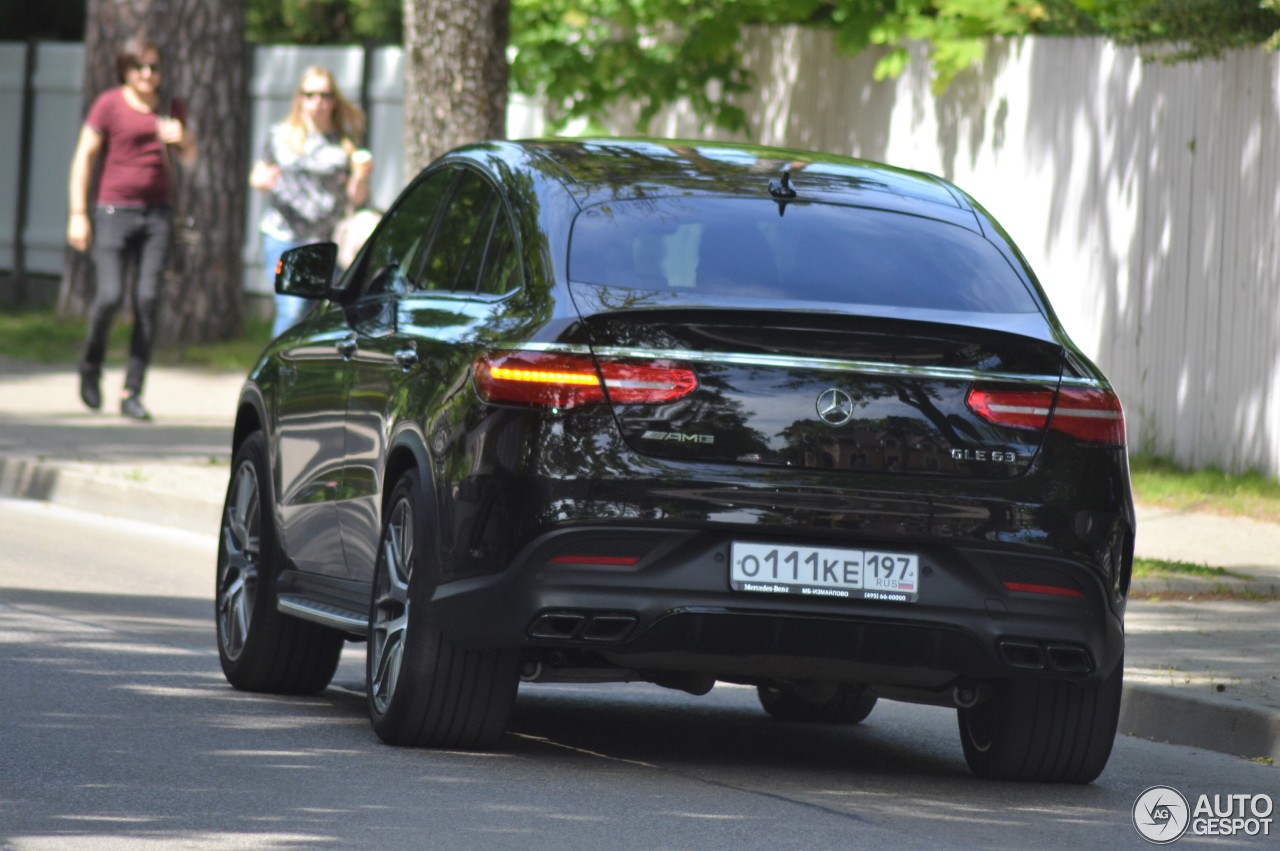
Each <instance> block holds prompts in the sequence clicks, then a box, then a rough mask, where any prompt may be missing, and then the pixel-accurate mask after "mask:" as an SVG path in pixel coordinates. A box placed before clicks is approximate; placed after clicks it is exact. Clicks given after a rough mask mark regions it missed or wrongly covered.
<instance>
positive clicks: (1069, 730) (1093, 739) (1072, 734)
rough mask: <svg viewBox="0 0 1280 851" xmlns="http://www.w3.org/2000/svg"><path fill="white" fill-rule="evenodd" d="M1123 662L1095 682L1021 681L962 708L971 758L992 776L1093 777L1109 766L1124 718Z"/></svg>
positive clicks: (1078, 780)
mask: <svg viewBox="0 0 1280 851" xmlns="http://www.w3.org/2000/svg"><path fill="white" fill-rule="evenodd" d="M1123 680H1124V663H1123V661H1122V662H1121V663H1120V664H1118V665H1116V668H1115V670H1114V671H1112V673H1111V674H1110V675H1109V676H1108V677H1107V678H1106V679H1105V680H1103V681H1102V682H1100V683H1096V684H1093V685H1081V684H1078V683H1071V682H1063V681H1061V680H1049V679H1045V680H1014V681H1012V682H1008V683H1005V684H1002V685H1001V686H1000V687H999V688H998V689H997V690H996V692H995V694H993V695H991V696H990V698H989V699H988V700H986V701H985V702H983V703H980V704H978V705H977V706H975V707H973V708H971V709H960V710H958V716H959V723H960V741H961V744H962V745H963V746H964V758H965V760H966V761H967V762H968V763H969V768H970V769H971V770H972V771H973V773H974V774H976V775H978V776H979V777H983V778H986V779H988V780H1026V781H1032V782H1037V783H1090V782H1092V781H1093V780H1094V779H1095V778H1096V777H1097V776H1098V775H1099V774H1101V773H1102V769H1103V768H1104V767H1106V764H1107V759H1108V758H1110V756H1111V745H1112V743H1113V742H1114V741H1115V737H1116V724H1117V723H1118V722H1119V718H1120V692H1121V688H1122V685H1123Z"/></svg>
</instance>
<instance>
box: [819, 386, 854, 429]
mask: <svg viewBox="0 0 1280 851" xmlns="http://www.w3.org/2000/svg"><path fill="white" fill-rule="evenodd" d="M817 407H818V418H819V419H821V420H822V421H823V422H824V423H826V424H827V425H833V426H842V425H844V424H845V423H847V422H849V420H851V419H853V397H852V396H850V395H849V394H848V393H846V392H844V391H843V390H837V389H836V388H834V387H831V388H828V389H826V390H823V391H822V392H821V393H819V394H818V406H817Z"/></svg>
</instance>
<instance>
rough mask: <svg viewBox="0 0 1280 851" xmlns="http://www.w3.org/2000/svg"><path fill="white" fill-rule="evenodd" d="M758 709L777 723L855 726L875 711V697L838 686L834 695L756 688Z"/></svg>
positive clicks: (798, 690)
mask: <svg viewBox="0 0 1280 851" xmlns="http://www.w3.org/2000/svg"><path fill="white" fill-rule="evenodd" d="M756 694H757V696H759V698H760V705H761V706H763V707H764V711H765V712H768V713H769V714H770V715H771V716H773V717H774V718H777V719H778V720H779V721H810V722H817V723H821V724H858V723H860V722H862V721H863V720H865V719H866V717H867V716H868V715H870V714H871V710H872V709H874V708H875V705H876V697H875V695H868V694H866V693H865V692H864V691H863V689H862V688H860V687H858V686H849V685H843V684H842V685H838V686H836V687H835V691H834V693H831V692H826V693H824V692H818V693H809V694H806V692H805V691H804V690H803V689H783V688H774V687H771V686H758V687H757V688H756Z"/></svg>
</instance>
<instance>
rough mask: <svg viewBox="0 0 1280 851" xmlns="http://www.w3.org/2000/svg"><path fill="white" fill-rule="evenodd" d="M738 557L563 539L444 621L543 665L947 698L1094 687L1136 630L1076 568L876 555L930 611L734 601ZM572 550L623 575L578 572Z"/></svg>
mask: <svg viewBox="0 0 1280 851" xmlns="http://www.w3.org/2000/svg"><path fill="white" fill-rule="evenodd" d="M752 537H753V538H754V539H758V538H759V535H758V534H753V536H752ZM775 540H776V539H775ZM777 542H778V543H821V544H822V545H826V546H850V547H857V546H864V545H867V544H868V542H866V541H858V540H855V539H846V540H842V541H832V540H829V539H824V540H822V541H820V542H815V541H813V540H811V539H810V540H807V541H806V540H803V539H798V538H797V539H791V540H781V541H777ZM730 544H731V537H729V536H727V535H726V534H725V533H723V532H718V531H688V530H679V529H662V528H657V529H655V528H644V529H637V528H635V527H588V528H575V529H564V530H559V531H556V532H553V533H550V534H548V535H545V536H543V537H541V538H539V539H538V540H537V541H535V542H534V543H532V544H531V545H529V546H527V547H525V548H524V550H523V551H522V552H521V553H520V554H519V556H518V557H517V558H516V559H515V560H514V562H513V564H512V565H511V566H510V567H509V568H508V569H507V570H505V571H503V572H501V573H498V574H494V575H489V576H480V577H471V578H467V579H462V580H458V581H454V582H449V583H446V584H444V585H441V586H440V587H439V588H438V589H437V591H436V594H435V595H434V597H433V601H432V604H431V605H432V607H433V610H434V611H433V619H435V621H436V622H437V623H439V624H440V625H441V627H442V628H443V629H444V631H445V632H446V633H447V634H448V635H449V636H450V637H451V638H452V639H453V640H455V641H458V642H462V643H467V644H476V645H488V646H518V647H521V648H524V650H525V651H526V653H527V654H528V655H530V656H531V657H533V658H539V657H541V656H547V655H550V654H553V653H555V652H557V651H559V652H562V653H563V652H566V651H570V652H571V651H590V652H591V653H592V654H593V656H594V657H595V658H599V659H603V660H606V661H607V662H608V663H609V664H612V665H615V666H618V667H621V668H629V669H633V670H638V671H641V670H642V671H687V672H698V673H705V674H712V675H714V676H717V677H719V678H722V679H734V678H738V679H746V680H750V679H753V678H758V679H770V678H791V679H822V680H842V681H849V682H865V683H873V684H877V685H885V686H902V687H909V688H929V689H940V688H946V687H948V686H950V685H952V684H955V683H958V682H964V681H985V680H993V679H1001V678H1007V677H1012V676H1037V675H1043V676H1058V677H1069V678H1073V679H1082V680H1085V679H1096V678H1100V677H1102V676H1104V675H1106V674H1107V673H1109V672H1110V671H1111V670H1112V669H1113V668H1114V666H1115V665H1116V664H1117V663H1118V662H1119V661H1120V660H1121V659H1122V657H1123V647H1124V636H1123V625H1122V623H1121V620H1120V618H1119V616H1118V615H1117V614H1116V613H1115V611H1114V610H1113V608H1112V607H1111V606H1110V605H1109V604H1108V597H1107V590H1106V589H1105V588H1104V587H1103V586H1104V583H1103V582H1102V581H1101V578H1100V577H1099V575H1098V573H1097V571H1096V570H1094V569H1092V568H1090V567H1088V566H1086V565H1082V564H1079V563H1076V562H1074V561H1072V560H1070V559H1067V558H1061V557H1057V556H1053V555H1048V554H1044V553H1036V552H1028V551H1025V550H999V549H983V548H972V547H966V548H958V547H952V546H942V545H936V544H935V545H923V546H918V547H909V546H907V547H904V546H902V545H897V546H889V545H885V544H883V543H878V544H876V545H877V546H878V547H879V548H882V549H897V550H910V551H912V552H916V553H918V554H919V556H920V574H921V578H920V591H919V599H918V600H917V601H916V602H892V601H879V600H846V599H832V598H814V597H806V596H800V595H797V594H771V593H748V592H738V591H734V590H732V589H731V588H730V585H729V567H728V565H729V547H730ZM567 553H576V554H579V555H581V554H584V553H586V554H597V555H599V556H600V557H601V558H600V559H599V560H601V561H616V562H619V563H611V564H590V565H589V564H583V563H573V562H572V561H571V560H570V561H565V559H566V554H567ZM628 558H636V561H635V562H634V563H632V564H626V563H624V562H626V561H627V559H628ZM1006 583H1013V584H1015V585H1016V586H1017V587H1019V588H1022V587H1037V586H1044V587H1054V588H1059V589H1063V588H1065V589H1071V590H1072V592H1074V594H1076V595H1078V596H1075V595H1073V596H1066V595H1061V594H1053V595H1051V594H1044V593H1032V592H1026V591H1016V590H1010V588H1009V587H1008V586H1007V585H1006Z"/></svg>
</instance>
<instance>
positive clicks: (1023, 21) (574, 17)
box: [249, 0, 1280, 129]
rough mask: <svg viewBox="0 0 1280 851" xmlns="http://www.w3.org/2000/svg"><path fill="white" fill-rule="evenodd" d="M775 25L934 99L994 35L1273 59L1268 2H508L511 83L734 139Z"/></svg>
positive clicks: (266, 11)
mask: <svg viewBox="0 0 1280 851" xmlns="http://www.w3.org/2000/svg"><path fill="white" fill-rule="evenodd" d="M461 1H462V0H459V2H461ZM409 2H413V0H409ZM402 11H403V9H402V0H249V32H250V38H251V39H252V40H254V41H260V42H294V43H334V42H344V41H360V40H363V39H370V38H371V39H376V40H385V41H396V42H398V41H400V39H401V31H402V28H401V15H402ZM786 24H797V25H803V26H812V27H819V28H824V29H828V30H831V31H833V32H834V34H835V37H836V38H837V40H838V43H839V44H840V45H841V47H842V48H843V49H844V50H845V51H846V52H847V53H850V54H855V53H858V52H860V51H862V50H864V49H866V48H868V47H875V48H878V49H879V51H880V56H879V58H878V60H877V63H876V71H875V73H876V77H877V78H878V79H884V78H888V77H895V76H897V75H898V74H900V73H902V71H903V69H905V68H906V65H907V62H908V50H909V48H910V46H911V45H913V44H915V43H918V42H921V43H924V44H926V45H927V49H928V51H929V59H930V62H931V64H932V69H933V74H934V85H935V87H936V88H937V89H942V88H944V87H945V86H946V85H947V84H948V83H949V82H950V81H951V80H952V79H953V78H954V77H955V76H956V75H957V74H959V73H961V72H962V71H964V70H965V69H966V68H969V67H971V66H973V65H976V64H978V63H980V62H981V61H982V59H983V57H984V55H985V51H986V47H987V45H988V44H989V43H990V41H991V39H992V38H999V37H1016V36H1020V35H1026V34H1040V35H1089V36H1101V37H1105V38H1108V39H1111V40H1112V41H1114V42H1116V43H1118V44H1124V45H1136V46H1139V47H1141V48H1142V49H1143V51H1144V52H1145V53H1146V54H1147V55H1149V56H1151V57H1153V58H1159V59H1163V60H1166V61H1178V60H1188V59H1197V58H1202V57H1212V56H1217V55H1219V54H1221V53H1222V52H1223V51H1224V50H1230V49H1232V48H1236V47H1244V46H1250V45H1261V44H1268V45H1269V46H1271V47H1272V48H1273V49H1274V48H1276V47H1278V46H1280V38H1278V34H1280V0H511V47H512V48H514V51H513V55H514V60H513V62H512V67H511V78H512V82H513V85H514V87H515V88H516V89H517V90H519V91H522V92H525V93H528V94H534V93H537V94H541V95H544V96H545V97H546V99H547V101H548V102H549V104H550V112H551V117H552V120H553V124H556V125H563V124H564V123H566V122H568V121H569V120H571V119H575V118H585V119H588V120H591V119H600V118H601V117H603V116H604V115H605V114H606V113H607V112H608V110H609V109H610V108H611V107H612V106H614V105H615V104H616V103H618V102H620V101H622V100H625V101H627V102H629V103H634V104H638V106H639V113H638V122H637V123H638V125H639V129H643V128H644V127H645V126H646V125H647V124H648V121H649V119H651V118H652V117H653V116H654V114H656V113H657V111H658V110H659V109H661V108H662V106H663V105H665V104H668V103H671V102H672V101H675V100H678V99H680V98H687V99H688V100H689V101H690V103H691V104H692V105H693V107H694V108H695V109H696V110H697V111H698V112H699V113H700V114H701V115H703V116H704V117H705V118H706V119H707V120H708V121H709V122H710V123H713V124H715V125H717V126H721V127H727V128H730V129H737V128H741V127H742V126H743V125H744V122H745V116H744V115H743V114H742V111H741V110H740V109H738V108H737V107H736V106H734V104H733V96H734V95H735V94H738V93H741V92H743V91H745V90H746V89H748V88H749V87H750V86H751V85H752V83H753V80H752V79H751V78H750V75H749V74H748V73H747V72H746V71H745V70H744V64H745V63H744V62H743V61H742V55H741V51H742V44H743V38H742V36H743V31H744V30H745V29H746V28H747V27H752V26H760V25H765V26H767V25H786Z"/></svg>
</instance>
